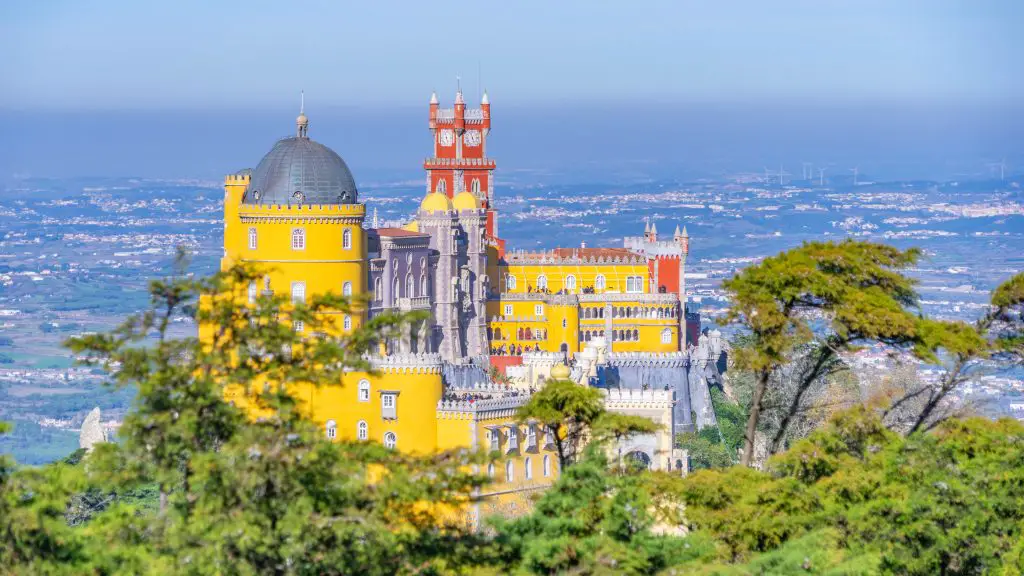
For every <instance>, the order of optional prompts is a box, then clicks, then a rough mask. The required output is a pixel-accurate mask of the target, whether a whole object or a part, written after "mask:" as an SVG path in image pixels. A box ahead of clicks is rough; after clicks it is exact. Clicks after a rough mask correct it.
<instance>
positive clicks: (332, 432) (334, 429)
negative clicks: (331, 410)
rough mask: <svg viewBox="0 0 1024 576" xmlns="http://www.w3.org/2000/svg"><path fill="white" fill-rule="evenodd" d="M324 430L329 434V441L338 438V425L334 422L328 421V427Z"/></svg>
mask: <svg viewBox="0 0 1024 576" xmlns="http://www.w3.org/2000/svg"><path fill="white" fill-rule="evenodd" d="M324 428H325V431H326V432H327V439H328V440H334V439H335V438H337V437H338V423H337V422H335V421H334V420H328V421H327V425H326V426H325V427H324Z"/></svg>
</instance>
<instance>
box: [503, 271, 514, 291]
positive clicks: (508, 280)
mask: <svg viewBox="0 0 1024 576" xmlns="http://www.w3.org/2000/svg"><path fill="white" fill-rule="evenodd" d="M515 289H516V277H515V276H513V275H511V274H509V275H508V276H505V290H515Z"/></svg>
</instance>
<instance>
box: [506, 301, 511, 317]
mask: <svg viewBox="0 0 1024 576" xmlns="http://www.w3.org/2000/svg"><path fill="white" fill-rule="evenodd" d="M511 315H512V305H511V304H505V316H511Z"/></svg>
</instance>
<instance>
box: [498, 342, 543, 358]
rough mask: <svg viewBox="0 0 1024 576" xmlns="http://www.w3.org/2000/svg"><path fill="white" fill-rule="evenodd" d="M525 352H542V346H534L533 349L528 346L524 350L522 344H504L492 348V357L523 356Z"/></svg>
mask: <svg viewBox="0 0 1024 576" xmlns="http://www.w3.org/2000/svg"><path fill="white" fill-rule="evenodd" d="M523 352H540V344H534V345H533V348H530V345H529V344H527V345H526V348H523V345H522V344H511V345H509V344H502V345H501V346H498V347H497V348H494V347H492V348H491V356H522V355H523Z"/></svg>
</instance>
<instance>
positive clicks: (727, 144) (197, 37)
mask: <svg viewBox="0 0 1024 576" xmlns="http://www.w3.org/2000/svg"><path fill="white" fill-rule="evenodd" d="M1021 23H1024V1H1021V0H713V1H712V0H671V1H662V0H634V1H625V0H617V1H614V2H611V1H604V0H558V1H553V0H545V1H539V0H516V1H507V2H467V1H463V2H451V1H449V0H430V1H421V0H416V1H412V0H372V1H365V0H364V1H342V0H288V1H284V0H275V1H267V0H245V1H242V0H216V1H211V0H145V1H139V0H102V1H101V0H45V1H39V0H0V182H3V181H6V180H10V179H12V178H13V179H15V180H17V179H21V178H24V177H29V176H42V177H77V176H143V177H160V178H193V177H199V178H210V179H217V178H220V177H221V175H223V174H224V173H228V172H233V171H234V170H237V169H239V168H244V167H253V166H255V165H256V164H257V163H258V162H259V159H260V158H261V157H262V156H263V154H265V153H266V151H267V150H269V149H270V147H271V146H272V145H273V142H274V141H275V140H276V139H277V138H280V137H282V136H287V135H289V133H292V132H293V131H294V118H295V116H296V114H297V112H298V106H299V94H300V92H301V91H304V92H305V100H306V113H307V114H308V115H309V117H310V119H311V127H310V136H311V137H313V138H314V139H316V140H319V141H321V142H323V143H325V144H327V145H328V146H330V147H332V148H333V149H335V150H336V151H337V152H338V153H339V154H341V155H342V156H343V157H344V158H345V159H346V160H347V161H348V163H349V165H350V167H351V168H352V169H353V172H354V173H355V175H356V178H357V181H366V180H371V179H372V178H376V177H377V174H378V173H379V174H382V176H381V177H383V178H397V177H409V178H415V179H419V178H421V177H422V174H421V170H422V158H423V157H424V156H426V155H427V154H428V153H429V147H430V142H429V138H430V136H429V133H428V131H427V122H426V104H427V101H428V99H429V97H430V93H431V91H432V90H436V91H437V92H438V95H439V97H440V99H441V102H442V105H449V106H450V105H451V102H452V100H453V98H454V93H455V90H456V83H457V78H460V77H461V80H460V82H461V85H462V87H463V90H464V92H465V94H466V98H467V100H468V101H469V102H470V103H471V104H472V103H474V102H477V101H479V100H478V99H479V96H480V91H481V90H482V89H484V88H486V90H487V91H488V95H489V97H490V101H491V104H492V114H493V118H494V131H493V134H492V135H491V137H490V138H489V140H488V153H489V154H490V155H492V156H494V157H495V158H496V159H497V160H498V162H499V166H500V167H501V168H502V170H503V171H502V172H501V174H499V177H510V176H512V175H514V174H517V173H527V174H538V175H540V174H548V175H551V174H556V173H557V174H561V175H564V176H566V177H567V178H569V179H575V180H579V179H583V178H610V177H612V176H614V177H616V178H622V179H630V178H638V177H640V178H642V177H651V178H654V177H663V176H671V177H686V178H690V177H698V176H700V177H709V176H716V175H721V174H727V173H734V172H736V171H744V170H748V171H757V172H760V171H762V170H763V168H764V167H766V166H769V167H772V168H773V169H775V168H777V167H778V166H780V165H784V167H786V168H787V169H788V171H789V172H791V173H792V172H793V171H796V172H798V173H799V171H800V164H801V163H802V162H811V163H814V164H815V165H816V166H824V167H828V168H829V169H830V170H833V171H840V170H841V171H846V170H848V168H850V167H854V166H858V167H859V168H860V170H861V174H865V175H869V176H870V177H874V176H878V177H882V176H886V177H901V178H918V177H921V178H924V177H931V178H952V177H961V176H962V175H978V174H981V175H984V174H986V172H987V171H990V170H991V169H990V168H987V166H988V164H990V163H992V162H994V161H997V160H999V161H1005V162H1006V164H1007V166H1008V169H1009V170H1011V171H1013V170H1019V169H1020V167H1022V166H1024V74H1021V73H1020V70H1021V69H1022V67H1021V63H1020V59H1021V56H1022V55H1024V34H1021V33H1019V29H1020V25H1021ZM378 170H379V171H380V172H375V171H378ZM517 171H519V172H517ZM531 171H533V172H531ZM399 174H400V176H399ZM537 177H538V178H540V176H537Z"/></svg>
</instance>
